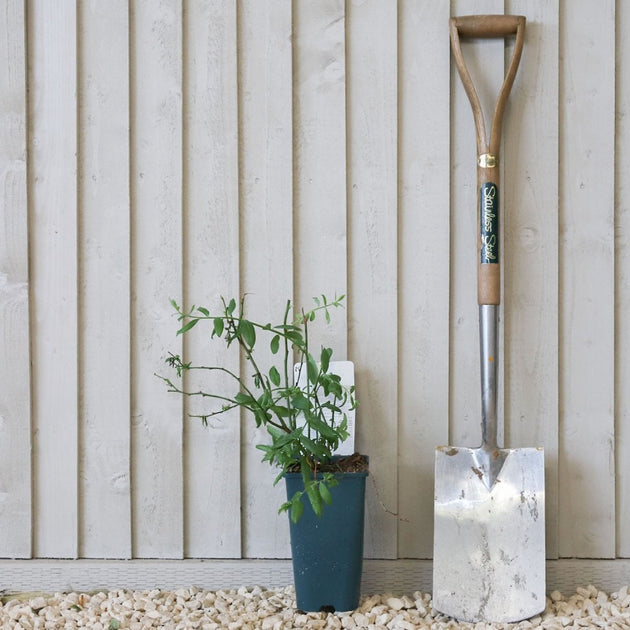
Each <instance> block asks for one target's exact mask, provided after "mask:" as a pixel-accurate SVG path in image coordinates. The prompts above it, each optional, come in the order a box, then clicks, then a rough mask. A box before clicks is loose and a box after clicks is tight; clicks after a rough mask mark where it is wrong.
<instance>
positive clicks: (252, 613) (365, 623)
mask: <svg viewBox="0 0 630 630" xmlns="http://www.w3.org/2000/svg"><path fill="white" fill-rule="evenodd" d="M628 590H629V589H628V587H624V588H622V589H621V590H619V591H617V592H616V593H612V594H611V595H609V594H607V593H605V592H603V591H599V590H597V589H596V588H595V587H594V586H589V587H587V588H578V589H577V592H576V593H575V594H573V595H571V596H570V597H564V596H563V595H561V594H560V593H558V592H553V593H551V597H549V598H547V608H546V610H545V612H544V613H543V614H542V615H539V616H537V617H534V618H533V619H530V620H528V621H522V622H520V623H517V624H516V623H513V624H493V625H489V624H483V623H478V624H472V623H459V624H458V623H457V622H455V621H453V620H452V619H449V618H448V617H445V616H444V615H441V614H439V613H437V612H434V611H432V609H431V596H430V595H427V594H425V593H420V592H416V593H413V595H411V596H407V595H405V596H395V595H373V596H370V597H364V598H363V599H362V600H361V605H360V607H359V609H358V610H356V611H354V612H348V613H334V614H332V613H331V614H327V613H308V614H304V613H302V612H301V611H298V610H296V608H295V596H294V591H293V588H292V587H288V588H285V589H276V590H265V589H262V588H259V587H255V588H244V587H243V588H240V589H238V590H224V591H204V590H202V589H197V588H189V589H181V590H178V591H159V590H153V591H112V592H108V593H92V594H86V593H66V594H61V593H57V594H55V595H33V594H31V595H15V596H5V597H3V599H2V603H0V623H1V624H2V625H1V627H2V628H16V629H20V628H51V629H55V630H56V629H64V630H65V629H70V628H92V629H93V630H116V629H118V628H130V629H136V630H141V629H143V628H166V629H168V628H172V629H180V628H181V629H184V628H200V629H207V630H213V629H217V628H227V629H234V630H236V629H242V630H248V629H249V630H285V629H290V628H315V629H316V628H321V629H327V628H366V629H368V630H384V629H392V630H397V629H400V630H414V629H415V628H435V629H438V628H470V629H475V630H482V629H486V628H487V629H491V628H496V629H503V628H504V629H507V628H514V629H517V628H518V629H520V628H554V629H558V630H560V629H563V628H628V629H630V594H629V593H628Z"/></svg>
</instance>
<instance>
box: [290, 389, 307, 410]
mask: <svg viewBox="0 0 630 630" xmlns="http://www.w3.org/2000/svg"><path fill="white" fill-rule="evenodd" d="M291 404H292V405H293V407H295V409H298V410H299V411H307V410H308V409H310V408H311V403H310V401H309V399H308V398H307V397H306V396H304V394H302V393H299V394H296V395H295V396H293V398H291Z"/></svg>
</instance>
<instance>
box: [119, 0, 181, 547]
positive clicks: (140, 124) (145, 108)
mask: <svg viewBox="0 0 630 630" xmlns="http://www.w3.org/2000/svg"><path fill="white" fill-rule="evenodd" d="M181 13H182V5H181V3H180V2H177V0H160V1H157V2H156V1H154V0H134V1H133V2H132V4H131V33H132V51H131V59H132V66H131V80H132V86H131V90H132V95H131V126H132V133H131V148H132V158H131V200H132V224H131V252H132V273H131V278H132V314H131V325H132V331H133V337H132V346H131V349H132V363H131V365H132V375H133V379H134V380H133V385H132V480H133V487H132V517H133V536H132V538H133V555H134V557H139V558H147V557H149V558H150V557H154V558H155V557H158V558H160V557H161V558H179V557H182V556H183V500H182V496H183V473H182V469H183V465H182V400H181V397H178V396H176V395H175V394H168V393H167V392H166V388H165V387H164V384H163V383H162V382H161V381H159V380H158V379H157V378H156V377H155V376H154V373H155V372H156V371H160V370H161V369H162V368H163V361H164V358H165V356H166V354H167V352H166V350H167V349H168V350H170V351H172V352H173V353H176V354H180V353H181V342H180V341H179V340H176V339H175V330H176V327H177V323H176V321H175V319H174V318H173V316H172V308H171V305H170V304H169V298H174V299H176V300H178V301H181V292H182V226H181V222H182V214H181V204H182V199H181V195H182V181H181V178H182V161H181V153H182V133H181V132H182V93H181V90H182V59H181V51H182V42H181V36H182V33H181V28H182V16H181Z"/></svg>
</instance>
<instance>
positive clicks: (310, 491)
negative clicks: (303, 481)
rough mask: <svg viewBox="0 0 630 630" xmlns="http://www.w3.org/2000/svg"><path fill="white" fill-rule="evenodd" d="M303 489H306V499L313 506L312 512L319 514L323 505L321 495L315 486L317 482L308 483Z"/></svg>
mask: <svg viewBox="0 0 630 630" xmlns="http://www.w3.org/2000/svg"><path fill="white" fill-rule="evenodd" d="M305 490H306V494H307V496H308V500H309V501H310V502H311V506H312V508H313V512H315V514H316V515H317V516H321V515H322V511H323V507H324V506H323V505H322V497H321V495H320V494H319V490H318V488H317V484H315V483H309V484H308V485H307V486H306V488H305Z"/></svg>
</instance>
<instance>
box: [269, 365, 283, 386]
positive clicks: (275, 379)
mask: <svg viewBox="0 0 630 630" xmlns="http://www.w3.org/2000/svg"><path fill="white" fill-rule="evenodd" d="M269 378H270V380H271V382H272V383H273V384H274V385H275V386H276V387H278V386H279V385H280V373H279V372H278V370H277V369H276V367H275V366H274V365H272V366H271V369H270V370H269Z"/></svg>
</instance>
